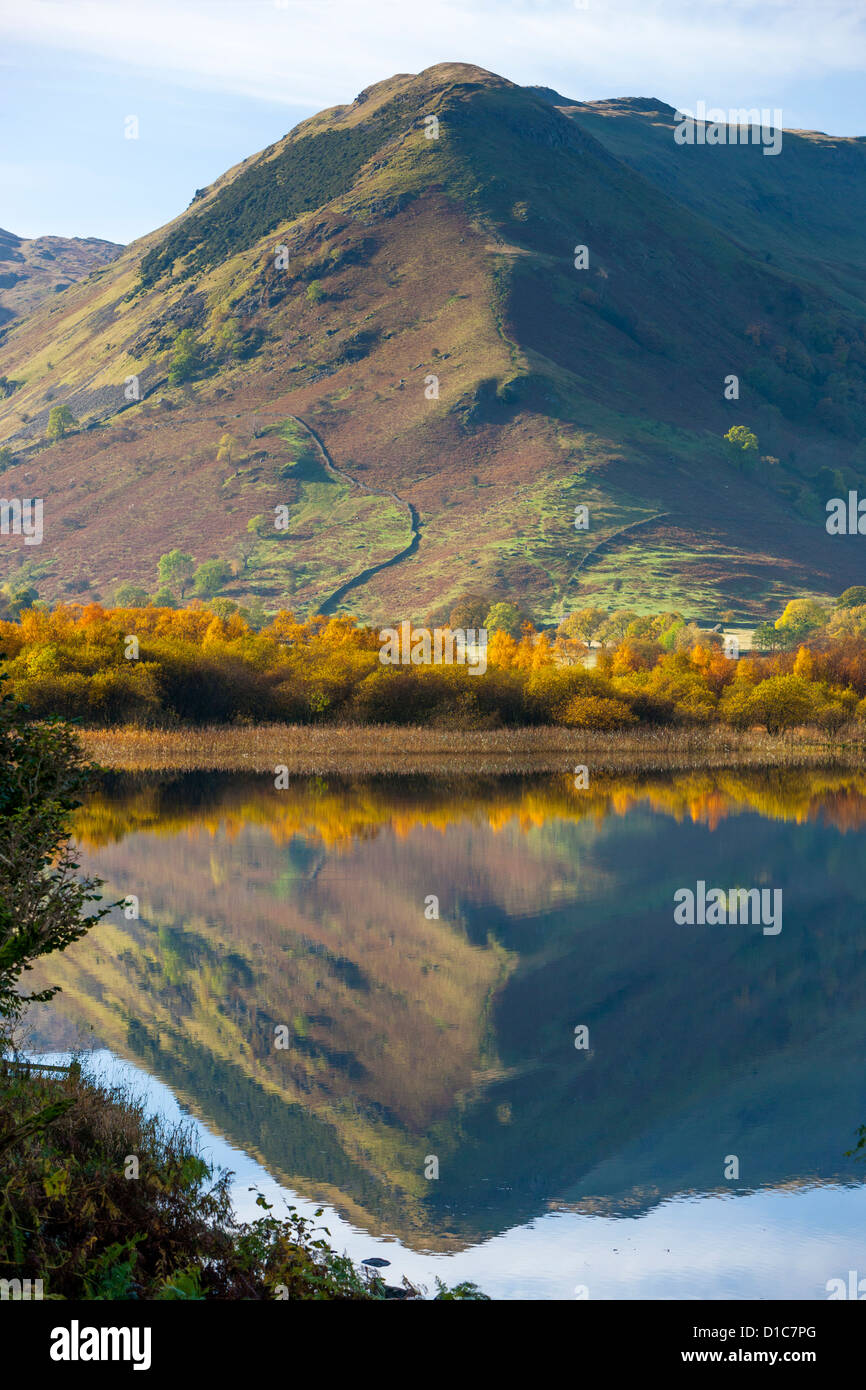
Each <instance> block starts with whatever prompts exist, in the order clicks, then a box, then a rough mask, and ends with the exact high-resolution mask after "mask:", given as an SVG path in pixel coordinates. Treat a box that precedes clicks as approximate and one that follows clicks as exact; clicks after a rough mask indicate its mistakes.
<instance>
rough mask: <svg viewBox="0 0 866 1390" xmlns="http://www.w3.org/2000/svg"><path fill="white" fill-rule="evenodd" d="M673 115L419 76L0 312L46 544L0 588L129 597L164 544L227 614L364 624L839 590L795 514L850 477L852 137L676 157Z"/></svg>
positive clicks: (453, 75)
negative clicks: (238, 603) (733, 441)
mask: <svg viewBox="0 0 866 1390" xmlns="http://www.w3.org/2000/svg"><path fill="white" fill-rule="evenodd" d="M673 114H674V113H673V112H672V110H671V108H669V107H665V106H664V104H663V103H659V102H654V101H652V100H650V99H623V100H620V101H611V102H597V103H591V104H586V103H585V104H580V103H577V102H570V101H568V100H566V99H565V98H560V97H559V96H558V95H557V94H556V93H550V92H540V91H536V90H533V89H527V88H521V87H518V86H516V85H514V84H513V83H511V82H508V81H506V80H505V79H504V78H501V77H497V76H495V75H494V74H492V73H488V72H485V71H484V70H482V69H480V68H475V67H471V66H469V65H465V64H457V63H454V64H447V63H446V64H439V65H437V66H436V67H433V68H430V69H428V70H427V71H426V72H423V73H421V74H419V75H411V74H401V75H399V76H396V77H393V78H391V79H389V80H388V81H385V82H381V83H378V84H377V85H375V86H373V87H370V88H368V89H366V90H365V91H364V92H362V93H361V94H360V95H359V96H358V97H357V98H356V99H355V101H354V102H352V103H351V104H350V105H347V106H339V107H335V108H333V109H331V110H329V111H325V112H322V113H320V114H319V115H317V116H315V117H313V118H312V119H310V120H308V121H304V122H302V123H301V124H300V125H299V126H297V127H296V128H295V129H294V130H293V131H291V132H290V133H289V134H288V135H287V136H286V137H284V139H282V140H280V141H278V142H277V143H275V144H274V145H272V146H270V147H269V148H268V149H266V150H264V151H262V152H261V153H260V154H258V155H255V156H252V157H250V158H249V159H247V160H244V161H243V163H241V164H239V165H237V166H236V167H235V168H233V169H231V170H229V171H228V172H227V173H226V174H224V175H223V176H222V178H220V179H219V180H217V182H216V183H215V184H213V185H212V186H210V187H209V188H206V189H203V190H199V191H197V192H196V194H195V196H194V198H193V200H192V202H191V204H190V206H189V208H187V210H186V211H185V212H183V213H181V214H180V216H179V217H178V218H177V219H175V221H174V222H172V223H170V224H169V225H168V226H166V227H163V228H161V229H159V230H158V231H155V232H153V233H151V234H150V235H148V236H147V237H144V238H142V239H141V240H140V241H138V242H136V243H134V244H133V245H131V246H130V247H127V248H126V249H125V250H124V251H123V252H122V253H121V254H120V255H119V256H118V257H117V258H116V259H115V260H113V261H112V262H111V263H110V264H108V265H105V266H103V267H102V268H100V269H98V270H96V271H94V272H93V273H92V274H91V275H89V276H88V278H87V279H86V280H83V281H82V282H81V283H78V284H73V285H71V286H70V287H69V288H68V289H66V290H65V291H63V293H62V294H60V295H56V296H55V295H53V294H52V295H49V296H48V297H47V298H46V299H43V301H42V302H41V304H38V305H37V306H36V307H35V308H33V309H32V310H31V311H30V312H29V313H28V314H27V315H26V317H22V318H21V319H20V320H18V321H15V322H12V323H10V324H8V325H7V326H6V329H5V331H2V330H0V381H2V380H4V379H5V387H4V390H5V391H6V393H7V394H6V396H5V398H4V399H0V444H4V443H5V444H6V445H7V446H8V447H9V448H10V449H11V451H12V454H13V459H14V462H13V465H12V466H11V467H10V468H9V469H8V470H7V473H6V474H5V475H4V484H3V486H4V490H5V491H6V492H7V493H9V494H11V495H23V496H34V495H42V496H44V498H45V528H46V530H45V541H44V543H43V545H42V546H41V547H39V548H37V547H29V548H27V549H25V548H24V545H23V540H22V539H21V538H18V537H4V538H2V539H0V567H2V568H0V579H8V578H10V577H14V578H16V580H18V579H20V580H22V581H26V582H29V583H34V584H35V585H36V587H37V588H38V590H39V593H40V594H41V595H42V596H43V597H47V598H52V599H53V598H57V597H63V596H65V597H78V596H82V597H85V598H86V597H100V598H103V599H109V598H110V597H111V596H112V594H113V592H114V590H115V588H116V587H117V585H118V584H119V583H120V582H122V581H124V580H130V581H132V582H134V583H135V584H137V585H140V586H141V587H142V588H144V589H146V590H147V592H153V591H154V590H155V588H156V565H157V561H158V559H159V556H160V555H161V554H163V553H165V552H166V551H168V550H171V549H172V548H175V547H179V548H181V549H183V550H185V551H189V552H191V553H192V554H193V555H194V556H195V557H196V559H197V560H198V561H203V560H206V559H210V558H220V559H222V560H225V561H227V562H228V564H229V565H230V566H231V568H232V576H231V577H230V578H229V579H227V581H226V583H225V586H224V590H223V592H224V593H225V594H227V595H228V596H229V597H234V598H238V599H244V600H245V601H246V600H249V599H251V598H256V597H257V598H258V599H259V600H260V601H261V603H262V604H263V605H264V606H265V607H266V608H268V609H275V608H276V607H278V606H281V605H283V606H289V607H294V608H296V609H298V610H299V611H300V612H301V613H307V612H311V611H316V610H317V609H319V608H321V607H323V606H324V607H328V608H329V609H333V608H337V609H339V608H340V607H342V608H343V609H348V610H350V611H353V612H356V613H358V614H359V615H360V616H362V617H364V618H366V619H368V620H373V621H376V620H378V619H380V618H382V617H384V616H385V615H386V614H390V615H396V616H411V617H415V618H423V617H430V618H434V619H435V618H438V617H441V616H444V615H445V614H447V612H448V611H449V608H450V607H451V605H452V604H453V602H454V600H455V599H456V598H457V597H459V596H460V595H461V594H462V593H464V592H465V591H467V590H472V591H476V592H478V591H481V592H483V593H485V594H487V595H489V596H490V597H492V598H510V599H515V600H516V601H518V602H519V603H520V604H521V605H522V606H523V607H524V608H525V609H526V610H527V611H528V612H530V613H531V614H532V615H533V616H534V617H535V618H536V619H537V620H542V621H551V620H553V619H555V618H557V617H558V616H560V615H561V614H562V613H563V612H566V611H569V610H570V609H571V608H573V607H574V606H576V605H579V604H585V603H587V602H593V603H599V604H601V605H602V606H605V607H619V606H622V604H623V603H624V602H628V603H629V604H630V605H631V606H635V607H640V608H643V609H645V610H646V611H659V610H661V609H664V608H668V607H674V608H678V609H680V610H682V611H684V612H686V613H687V614H688V615H690V616H697V617H703V618H711V619H713V620H717V619H718V617H719V616H720V614H721V613H722V612H724V611H725V610H727V609H732V610H733V611H734V613H735V614H736V616H737V618H738V619H740V620H745V619H752V618H756V617H758V616H761V615H764V614H766V613H767V612H770V611H778V608H779V605H780V603H781V602H782V601H783V600H787V599H788V598H789V597H791V596H794V595H799V594H805V593H816V594H822V593H838V592H840V591H841V590H842V589H844V588H845V587H847V586H848V585H850V584H852V583H855V582H860V581H861V580H862V578H863V566H862V563H861V559H860V554H859V549H858V538H857V537H853V538H850V539H848V538H840V537H829V536H828V535H827V534H826V531H825V529H824V518H825V511H824V504H825V502H826V500H827V498H828V497H831V496H834V495H838V493H839V492H841V491H842V490H844V489H847V488H848V487H857V486H860V485H861V484H862V485H863V486H864V490H866V443H864V441H866V328H864V313H863V310H864V300H866V280H864V274H866V272H864V269H863V265H862V257H861V254H860V249H861V246H862V237H861V232H860V228H861V227H862V221H863V218H862V210H863V205H864V203H866V164H864V158H866V145H864V142H862V141H858V140H832V139H831V138H830V137H825V136H819V135H812V134H794V133H791V132H785V137H784V147H783V150H782V152H781V153H780V154H779V155H778V156H777V157H773V158H767V157H764V156H763V155H762V152H761V150H760V148H756V147H748V146H746V147H743V146H739V147H730V148H725V147H707V146H702V147H698V146H696V147H688V146H686V147H683V146H678V145H676V144H675V142H674V140H673V133H672V124H673ZM580 246H585V247H586V248H587V253H588V265H587V266H586V268H576V266H575V259H576V255H575V248H577V247H580ZM577 259H578V261H579V262H580V264H581V265H582V264H583V259H582V257H580V256H578V257H577ZM286 261H287V262H288V264H286ZM182 333H185V336H184V338H183V339H181V342H180V344H178V338H179V335H180V334H182ZM731 375H734V376H736V377H737V378H738V380H739V399H738V400H727V399H725V395H724V389H725V382H726V379H727V378H729V377H730V376H731ZM57 404H67V405H68V406H69V408H70V410H71V412H72V415H73V416H74V417H75V419H76V420H77V421H78V422H79V425H80V428H79V429H78V430H77V432H74V433H71V434H69V436H68V437H67V438H64V439H62V440H60V441H58V442H56V443H53V444H51V445H48V444H47V442H46V427H47V422H48V418H49V412H50V410H51V408H52V406H54V405H57ZM733 425H745V426H746V427H747V428H748V429H750V430H751V431H753V432H754V434H755V435H756V436H757V440H758V448H757V449H755V450H752V451H751V452H750V453H747V454H743V453H741V454H739V455H736V454H735V453H733V452H731V450H730V449H729V446H727V445H726V444H725V443H724V439H723V436H724V435H725V433H726V432H727V430H729V429H730V428H731V426H733ZM278 505H282V506H284V507H286V508H288V511H287V512H286V513H285V514H284V520H286V519H287V521H286V525H285V527H284V528H283V529H280V530H277V529H275V527H274V524H273V523H274V518H275V512H274V508H275V507H277V506H278ZM581 505H585V506H587V507H588V508H589V514H590V525H589V529H588V530H585V531H578V530H576V529H575V525H574V520H575V508H576V507H578V506H581Z"/></svg>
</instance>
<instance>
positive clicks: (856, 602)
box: [0, 450, 866, 608]
mask: <svg viewBox="0 0 866 1390" xmlns="http://www.w3.org/2000/svg"><path fill="white" fill-rule="evenodd" d="M0 452H2V450H0ZM864 603H866V585H864V584H854V585H852V587H851V588H850V589H846V590H845V591H844V593H841V594H840V595H839V597H838V598H837V600H836V607H837V608H860V607H861V606H862V605H863V604H864Z"/></svg>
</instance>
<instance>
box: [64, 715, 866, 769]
mask: <svg viewBox="0 0 866 1390" xmlns="http://www.w3.org/2000/svg"><path fill="white" fill-rule="evenodd" d="M82 741H83V743H84V746H85V748H86V750H87V754H88V756H89V757H91V758H92V759H94V761H96V762H98V763H100V764H102V765H103V766H104V767H109V768H115V769H118V770H127V771H136V772H139V771H141V772H143V771H166V772H169V771H177V772H192V771H212V772H216V771H221V772H238V771H245V772H268V773H271V774H273V772H274V770H275V768H276V767H277V766H280V765H282V766H285V767H286V768H287V769H288V771H289V772H291V773H296V774H297V773H300V774H309V775H314V774H317V773H319V774H321V773H331V774H333V773H347V774H350V775H355V776H358V775H370V776H372V775H376V774H381V773H391V774H397V775H404V776H410V775H413V774H423V775H425V776H430V775H435V774H437V773H441V774H445V775H448V776H454V775H459V774H464V773H474V774H481V773H483V774H487V775H495V774H503V773H522V772H567V771H569V770H570V769H572V768H573V767H574V766H575V765H576V764H581V763H582V764H586V765H587V766H588V767H590V768H592V769H593V770H595V771H596V772H604V771H610V772H623V771H631V770H641V771H646V772H653V771H684V770H688V769H690V768H736V767H767V766H777V767H820V766H824V765H826V764H828V763H834V764H844V765H845V766H850V767H862V766H866V739H864V738H863V737H862V736H861V735H860V734H859V731H858V732H857V733H856V734H855V735H854V736H853V737H848V738H845V739H839V740H836V741H834V742H833V743H829V742H828V740H827V737H826V735H825V734H823V733H822V732H821V731H819V730H805V729H804V730H797V731H796V732H795V733H794V734H793V735H786V736H784V737H771V736H770V735H768V734H766V733H763V732H762V731H759V730H751V731H749V732H747V733H737V732H735V731H734V730H731V729H728V728H720V727H716V726H713V727H711V728H709V729H701V730H696V729H641V730H637V731H636V730H628V731H623V732H617V733H602V732H598V731H592V730H585V731H581V730H574V729H563V728H519V729H489V730H465V729H463V730H460V729H456V730H455V729H432V728H421V727H414V726H411V727H407V726H397V725H390V724H389V725H332V726H328V725H316V726H312V725H288V724H265V725H259V726H253V727H226V726H219V727H209V728H198V729H138V728H122V729H86V730H83V731H82Z"/></svg>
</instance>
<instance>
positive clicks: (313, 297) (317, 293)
mask: <svg viewBox="0 0 866 1390" xmlns="http://www.w3.org/2000/svg"><path fill="white" fill-rule="evenodd" d="M324 298H325V291H324V290H323V289H322V282H321V280H311V281H310V283H309V285H308V286H307V300H308V301H309V303H310V304H321V302H322V300H323V299H324Z"/></svg>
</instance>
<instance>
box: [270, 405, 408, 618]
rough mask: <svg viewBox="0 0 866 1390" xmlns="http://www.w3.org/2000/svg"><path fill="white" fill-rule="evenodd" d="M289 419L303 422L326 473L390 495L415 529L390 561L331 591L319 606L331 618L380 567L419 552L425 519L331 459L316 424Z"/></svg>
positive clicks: (371, 491) (297, 417)
mask: <svg viewBox="0 0 866 1390" xmlns="http://www.w3.org/2000/svg"><path fill="white" fill-rule="evenodd" d="M287 418H288V419H290V420H294V422H295V424H297V425H300V427H301V429H303V430H306V432H307V434H308V435H309V436H310V438H311V439H312V441H313V443H314V444H315V446H316V448H317V449H318V452H319V457H320V459H321V461H322V466H323V467H324V469H325V471H326V472H328V473H330V474H332V475H333V476H334V477H335V478H339V479H340V481H341V482H343V483H348V485H349V486H350V487H353V488H359V489H360V490H361V492H366V493H368V494H369V495H370V496H371V497H390V498H391V500H392V501H394V502H396V503H397V505H398V506H399V507H402V509H403V510H404V511H405V513H406V515H407V517H408V519H409V524H410V527H411V530H412V539H411V541H410V542H409V544H408V545H407V546H404V547H403V549H402V550H398V552H397V554H396V555H392V556H391V557H390V559H388V560H382V561H380V563H379V564H378V565H370V566H369V567H368V568H367V569H365V570H361V572H360V574H356V575H355V576H354V577H353V578H352V579H349V580H347V581H346V583H345V584H341V585H340V587H339V589H335V590H334V592H333V593H332V594H329V595H328V597H327V598H326V599H325V601H324V603H320V604H318V605H317V606H316V612H317V613H321V614H323V616H324V617H326V618H330V617H332V616H333V614H334V611H335V609H336V607H337V605H338V604H340V603H342V601H343V599H344V598H345V597H346V594H349V593H351V592H352V590H353V589H360V588H361V587H362V586H363V585H364V584H366V583H367V582H368V581H369V580H370V579H372V578H373V575H374V574H378V573H379V571H380V570H386V569H390V568H391V566H392V565H399V564H400V562H401V561H402V560H406V559H408V557H409V556H410V555H414V554H415V551H416V550H417V549H418V546H419V544H420V542H421V522H420V520H419V517H418V513H417V511H416V510H415V508H414V507H413V505H412V503H411V502H406V501H404V499H403V498H402V497H398V496H397V493H396V492H389V491H387V490H382V489H381V488H372V487H370V486H369V485H368V484H367V483H362V482H361V480H360V479H359V478H353V477H352V476H351V474H350V473H346V472H344V471H343V469H342V468H338V467H337V465H336V464H335V463H334V460H333V459H332V458H331V455H330V454H329V453H328V450H327V447H326V445H325V442H324V440H323V439H322V438H321V436H320V435H319V434H318V433H317V431H316V430H314V429H313V426H312V425H310V424H308V423H307V421H306V420H303V419H302V418H301V416H300V415H289V416H288V417H287Z"/></svg>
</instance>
